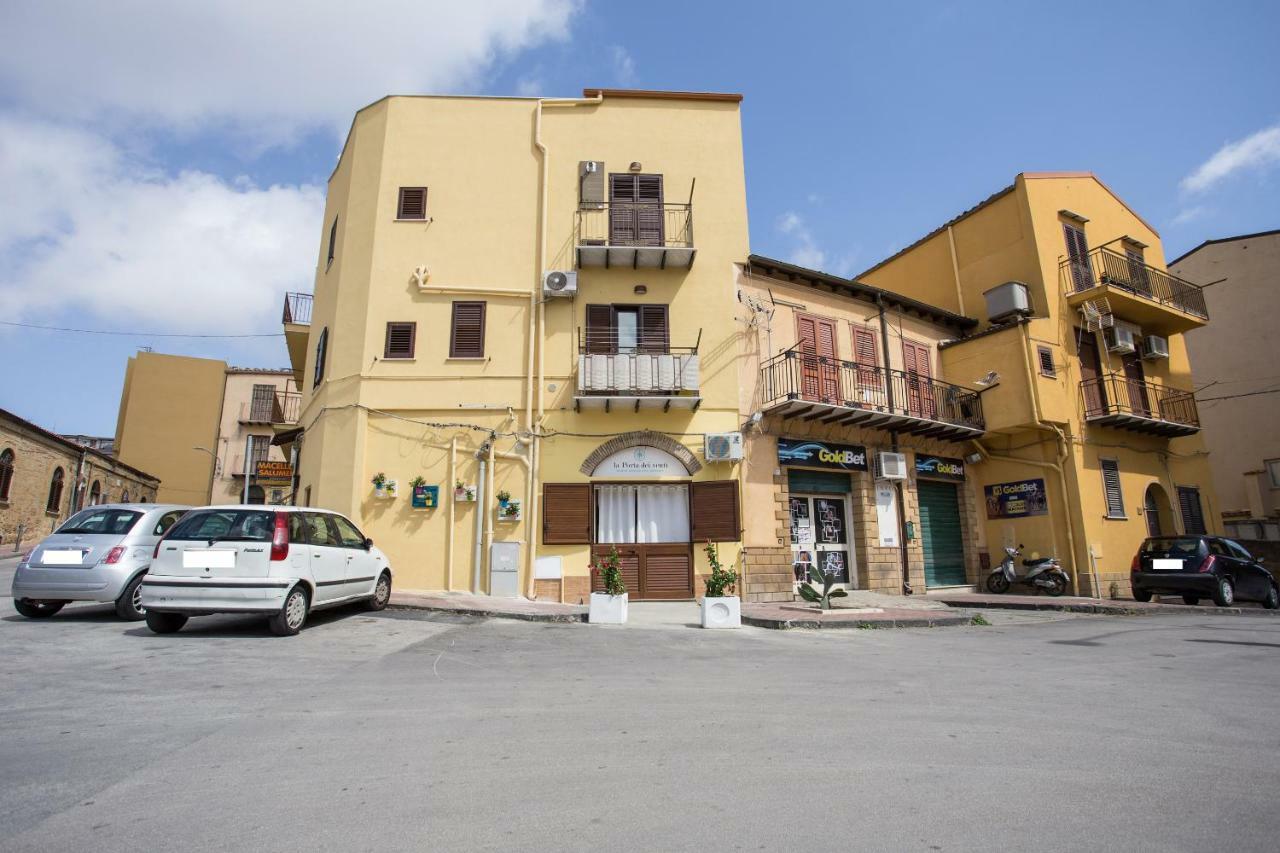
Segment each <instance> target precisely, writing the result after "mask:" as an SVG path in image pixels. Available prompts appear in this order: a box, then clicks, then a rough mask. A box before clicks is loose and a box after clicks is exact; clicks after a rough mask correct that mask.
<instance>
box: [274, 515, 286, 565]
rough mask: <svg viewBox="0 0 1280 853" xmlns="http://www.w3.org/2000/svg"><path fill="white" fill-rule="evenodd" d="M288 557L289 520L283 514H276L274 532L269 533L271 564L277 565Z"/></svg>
mask: <svg viewBox="0 0 1280 853" xmlns="http://www.w3.org/2000/svg"><path fill="white" fill-rule="evenodd" d="M288 556H289V520H288V519H287V518H286V517H285V514H284V513H283V512H277V513H276V526H275V530H273V531H272V532H271V562H273V563H278V562H279V561H281V560H284V559H286V558H288Z"/></svg>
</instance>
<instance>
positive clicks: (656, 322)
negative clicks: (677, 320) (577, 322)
mask: <svg viewBox="0 0 1280 853" xmlns="http://www.w3.org/2000/svg"><path fill="white" fill-rule="evenodd" d="M668 327H669V319H668V316H667V306H666V305H588V306H587V339H586V342H585V344H586V351H587V352H588V353H604V354H612V353H634V352H645V353H658V354H665V353H667V352H669V351H670V340H669V329H668Z"/></svg>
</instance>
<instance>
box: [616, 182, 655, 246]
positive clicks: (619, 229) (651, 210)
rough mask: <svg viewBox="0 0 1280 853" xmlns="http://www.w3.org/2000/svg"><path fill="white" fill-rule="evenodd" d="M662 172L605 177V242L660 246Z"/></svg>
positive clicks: (622, 244) (620, 244)
mask: <svg viewBox="0 0 1280 853" xmlns="http://www.w3.org/2000/svg"><path fill="white" fill-rule="evenodd" d="M664 224H665V223H664V222H663V214H662V175H638V174H632V173H615V174H612V175H610V176H609V243H610V244H611V245H614V246H661V245H662V243H663V231H664V230H665V229H664V227H663V226H664Z"/></svg>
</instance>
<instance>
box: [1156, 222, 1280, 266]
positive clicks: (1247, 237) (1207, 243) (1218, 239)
mask: <svg viewBox="0 0 1280 853" xmlns="http://www.w3.org/2000/svg"><path fill="white" fill-rule="evenodd" d="M1275 234H1280V228H1272V229H1271V230H1270V231H1255V232H1253V233H1252V234H1237V235H1236V236H1234V237H1215V238H1214V239H1212V240H1205V241H1204V242H1203V243H1201V244H1200V245H1199V246H1196V247H1195V248H1194V249H1191V250H1189V251H1186V252H1183V253H1182V254H1181V255H1178V257H1176V258H1174V259H1173V260H1171V261H1169V262H1168V263H1167V264H1165V266H1166V267H1171V266H1173V265H1174V264H1176V263H1178V262H1179V261H1182V260H1185V259H1186V258H1189V257H1191V256H1192V255H1194V254H1195V253H1196V252H1198V251H1200V250H1201V249H1203V248H1204V247H1205V246H1216V245H1217V244H1219V243H1234V242H1235V241H1236V240H1252V239H1254V238H1256V237H1271V236H1273V235H1275Z"/></svg>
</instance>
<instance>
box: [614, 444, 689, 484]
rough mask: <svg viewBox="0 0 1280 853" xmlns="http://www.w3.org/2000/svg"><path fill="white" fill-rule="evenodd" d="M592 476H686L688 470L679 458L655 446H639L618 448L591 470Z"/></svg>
mask: <svg viewBox="0 0 1280 853" xmlns="http://www.w3.org/2000/svg"><path fill="white" fill-rule="evenodd" d="M591 476H593V477H687V476H689V471H688V469H686V468H685V467H684V463H682V462H681V461H680V460H679V459H677V458H675V457H674V456H672V455H671V454H670V453H668V452H667V451H665V450H661V449H659V448H657V447H649V446H643V445H642V446H639V447H628V448H626V449H624V450H619V451H618V452H617V453H615V454H613V455H612V456H606V457H605V459H604V461H602V462H601V463H600V464H599V465H597V466H596V469H595V471H593V472H591Z"/></svg>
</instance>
